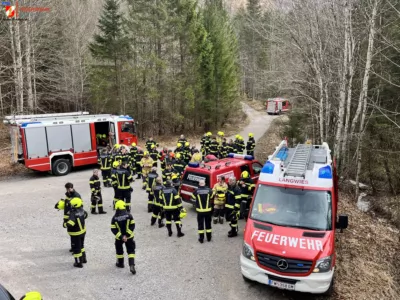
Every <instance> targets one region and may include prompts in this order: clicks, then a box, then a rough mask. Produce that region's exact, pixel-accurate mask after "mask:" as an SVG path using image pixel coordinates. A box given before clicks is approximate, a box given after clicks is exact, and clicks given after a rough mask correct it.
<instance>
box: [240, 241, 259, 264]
mask: <svg viewBox="0 0 400 300" xmlns="http://www.w3.org/2000/svg"><path fill="white" fill-rule="evenodd" d="M242 254H243V256H244V257H246V258H247V259H250V260H252V261H255V260H256V259H255V258H254V250H253V248H251V247H250V245H248V244H246V243H243V250H242Z"/></svg>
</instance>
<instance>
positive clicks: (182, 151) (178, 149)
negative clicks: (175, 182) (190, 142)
mask: <svg viewBox="0 0 400 300" xmlns="http://www.w3.org/2000/svg"><path fill="white" fill-rule="evenodd" d="M183 145H184V144H181V143H178V144H176V149H175V151H174V153H175V156H176V155H178V154H180V155H181V158H182V159H183V158H184V157H185V148H184V146H183Z"/></svg>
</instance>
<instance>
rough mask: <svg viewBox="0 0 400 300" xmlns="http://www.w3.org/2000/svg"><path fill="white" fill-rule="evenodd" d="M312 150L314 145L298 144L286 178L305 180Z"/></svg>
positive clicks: (287, 169)
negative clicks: (301, 178)
mask: <svg viewBox="0 0 400 300" xmlns="http://www.w3.org/2000/svg"><path fill="white" fill-rule="evenodd" d="M312 148H313V147H312V145H309V144H298V145H297V147H296V149H295V151H294V153H293V156H292V158H291V160H290V162H289V164H288V166H287V168H286V171H285V173H284V176H293V177H303V178H305V176H306V170H307V166H308V163H309V161H310V157H311V150H312Z"/></svg>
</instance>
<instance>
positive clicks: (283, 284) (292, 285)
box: [268, 279, 294, 291]
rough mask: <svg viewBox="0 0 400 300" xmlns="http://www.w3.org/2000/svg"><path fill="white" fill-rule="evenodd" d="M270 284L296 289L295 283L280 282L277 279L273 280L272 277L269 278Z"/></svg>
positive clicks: (286, 288)
mask: <svg viewBox="0 0 400 300" xmlns="http://www.w3.org/2000/svg"><path fill="white" fill-rule="evenodd" d="M268 284H269V285H270V286H273V287H277V288H278V289H284V290H292V291H294V284H289V283H285V282H279V281H275V280H271V279H269V280H268Z"/></svg>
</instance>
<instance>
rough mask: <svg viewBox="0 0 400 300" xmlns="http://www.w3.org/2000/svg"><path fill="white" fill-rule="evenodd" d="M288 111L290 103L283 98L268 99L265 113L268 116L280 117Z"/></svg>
mask: <svg viewBox="0 0 400 300" xmlns="http://www.w3.org/2000/svg"><path fill="white" fill-rule="evenodd" d="M289 109H290V101H289V100H288V99H284V98H270V99H268V100H267V113H268V114H269V115H280V114H281V113H282V112H287V111H289Z"/></svg>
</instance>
